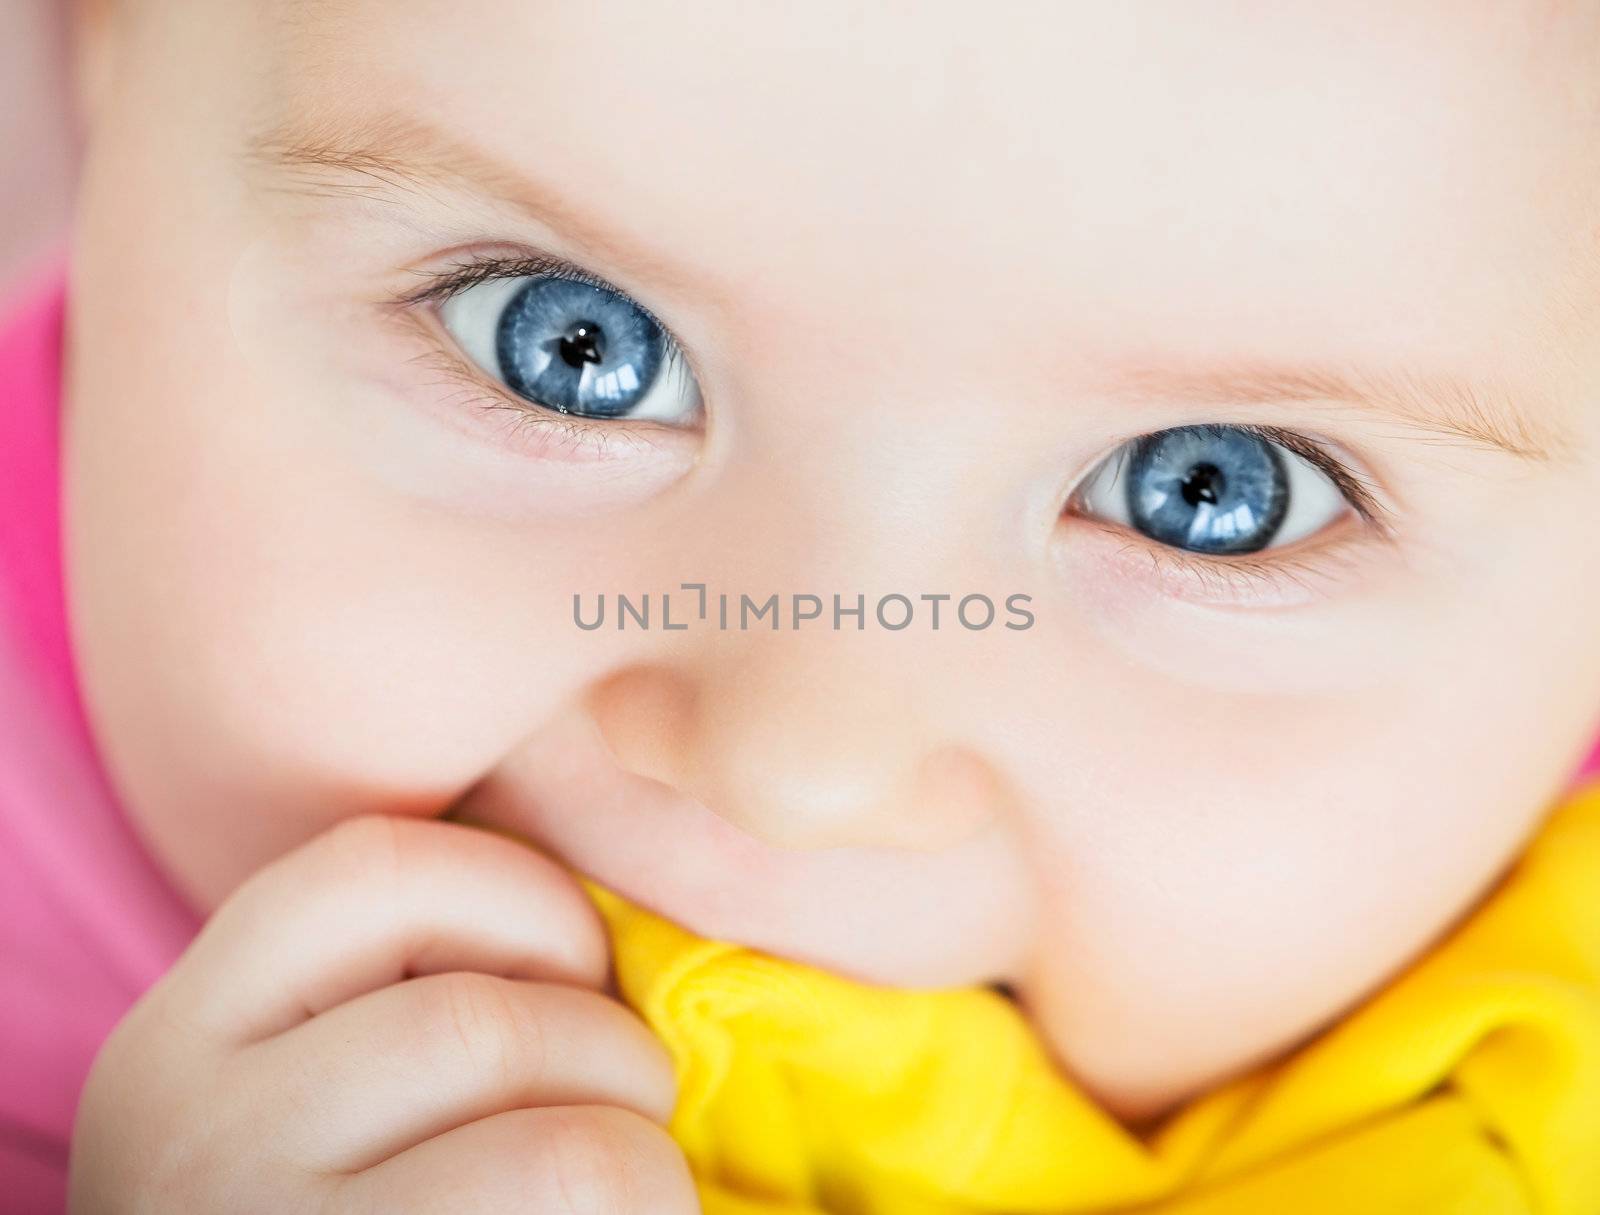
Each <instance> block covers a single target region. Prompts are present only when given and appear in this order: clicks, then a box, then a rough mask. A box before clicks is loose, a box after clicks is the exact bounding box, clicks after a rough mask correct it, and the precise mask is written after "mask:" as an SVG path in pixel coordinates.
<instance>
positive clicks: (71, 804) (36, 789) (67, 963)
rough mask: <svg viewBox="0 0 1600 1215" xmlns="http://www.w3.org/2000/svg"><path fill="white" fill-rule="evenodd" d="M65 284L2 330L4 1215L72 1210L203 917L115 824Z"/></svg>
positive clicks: (0, 1194)
mask: <svg viewBox="0 0 1600 1215" xmlns="http://www.w3.org/2000/svg"><path fill="white" fill-rule="evenodd" d="M62 305H63V287H62V276H61V275H60V273H59V272H56V273H54V274H52V275H51V276H50V279H49V281H48V282H47V283H45V284H44V285H43V287H42V288H36V289H35V290H33V291H31V292H30V293H28V298H26V299H25V300H24V301H23V304H22V307H21V308H20V309H11V310H7V314H6V317H7V319H5V320H3V321H0V1212H4V1213H5V1215H23V1213H26V1215H41V1213H42V1215H49V1213H51V1212H60V1211H63V1210H65V1193H66V1161H67V1141H68V1135H69V1132H70V1130H71V1127H72V1118H73V1114H74V1111H75V1110H76V1108H77V1101H78V1094H79V1091H80V1089H81V1088H82V1086H83V1081H84V1078H85V1076H86V1075H87V1073H88V1070H89V1065H90V1063H91V1062H92V1061H93V1059H94V1055H95V1052H96V1051H97V1050H98V1049H99V1047H100V1044H101V1042H102V1041H103V1040H104V1038H105V1036H106V1034H107V1033H108V1032H109V1031H110V1030H111V1027H112V1026H113V1025H114V1024H115V1023H116V1022H117V1021H118V1020H119V1019H120V1018H121V1017H122V1015H123V1014H124V1013H125V1012H126V1011H127V1010H128V1007H129V1006H130V1005H131V1004H132V1003H133V1001H134V1000H135V999H137V998H138V996H139V995H140V993H141V992H143V991H144V990H145V989H146V988H147V987H148V986H149V985H150V984H151V983H152V982H154V981H155V979H156V978H157V977H159V976H160V975H161V973H162V972H163V971H165V970H166V969H167V968H168V967H169V966H170V965H171V964H172V962H173V961H174V960H175V959H176V958H177V956H178V954H179V953H181V952H182V950H183V949H184V947H185V946H186V945H187V944H188V942H189V940H190V939H191V938H192V937H193V935H194V933H195V932H196V931H197V930H198V928H199V925H200V916H199V915H198V914H197V913H196V912H195V911H194V910H193V909H191V908H190V907H188V906H187V905H186V904H185V903H184V901H183V900H182V899H181V898H180V897H179V896H178V894H177V893H176V892H175V891H174V890H173V889H172V888H171V886H170V885H169V884H168V883H167V881H166V880H165V878H164V877H163V876H162V874H161V873H160V871H159V870H158V869H157V868H156V866H155V864H154V862H153V861H152V860H151V858H150V857H149V855H148V854H147V853H146V851H145V849H144V847H143V846H142V845H141V844H140V842H139V840H138V839H137V838H136V837H135V835H134V834H133V832H132V830H131V829H130V827H129V825H128V823H127V822H126V821H125V819H124V818H123V817H122V815H121V814H120V812H119V811H118V809H117V805H116V802H115V800H114V798H113V797H112V795H111V793H110V790H109V786H108V785H107V783H106V780H105V777H104V775H103V773H102V771H101V769H100V765H99V762H98V759H97V757H96V753H95V749H94V744H93V742H92V740H91V737H90V734H89V732H88V729H87V727H86V725H85V721H84V717H83V711H82V707H81V705H80V703H79V700H78V693H77V683H76V678H75V675H74V671H73V665H72V655H71V650H70V648H69V645H68V637H67V630H66V616H65V613H64V611H63V597H62V578H61V558H60V545H59V540H58V538H59V528H60V511H59V495H58V484H59V476H58V458H57V453H58V442H57V423H58V414H57V405H58V398H59V387H60V370H59V369H60V355H61V346H62V311H63V306H62Z"/></svg>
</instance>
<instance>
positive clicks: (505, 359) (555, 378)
mask: <svg viewBox="0 0 1600 1215" xmlns="http://www.w3.org/2000/svg"><path fill="white" fill-rule="evenodd" d="M439 318H440V320H441V322H442V323H443V324H444V327H445V328H446V329H447V330H448V331H449V332H450V334H451V336H452V337H454V338H455V339H456V341H457V342H459V343H460V344H461V348H462V349H463V350H464V351H465V352H466V353H467V355H468V356H469V357H471V359H472V360H473V362H475V363H476V364H477V365H478V366H479V367H480V368H482V369H483V370H484V371H486V372H488V373H489V374H490V375H493V376H495V377H496V378H497V379H499V380H500V381H501V382H502V383H504V384H505V385H506V387H508V388H510V389H511V390H512V391H513V392H515V393H516V394H517V395H518V396H521V397H524V398H526V399H527V400H529V401H532V402H533V403H535V404H536V405H542V406H543V407H544V408H546V409H549V410H552V411H554V412H556V413H564V414H575V415H577V416H579V417H585V418H628V419H630V420H642V421H643V420H647V421H661V422H673V423H679V424H682V423H685V422H688V421H691V420H692V419H693V417H694V415H695V414H696V413H697V412H698V410H699V407H700V394H699V390H698V389H697V388H696V386H695V383H694V379H693V377H692V376H691V375H689V373H688V370H687V368H685V367H684V366H683V361H682V359H681V358H680V357H679V356H678V353H677V351H676V350H675V349H674V348H673V346H672V340H671V338H669V337H668V336H667V335H666V334H665V333H663V332H662V330H661V326H660V325H658V324H656V322H655V321H653V320H652V319H651V318H650V316H649V314H648V313H646V312H645V311H644V309H642V308H640V307H639V305H637V304H635V303H634V302H633V301H632V300H630V299H628V297H627V296H625V295H621V294H619V293H618V292H615V291H612V290H609V289H608V288H605V287H600V286H596V285H593V284H590V283H584V282H579V281H577V280H575V279H570V278H563V277H561V276H560V275H552V274H536V275H524V276H520V277H515V278H509V277H508V278H493V279H488V280H486V281H484V282H480V283H475V284H472V285H471V286H468V287H466V288H464V289H462V290H460V291H458V292H456V293H454V294H453V295H451V296H450V298H448V299H447V300H446V301H445V302H444V303H443V304H442V305H441V306H440V308H439Z"/></svg>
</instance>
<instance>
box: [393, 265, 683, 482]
mask: <svg viewBox="0 0 1600 1215" xmlns="http://www.w3.org/2000/svg"><path fill="white" fill-rule="evenodd" d="M413 273H415V274H419V275H421V276H423V277H424V278H426V279H427V280H428V282H427V284H426V285H425V286H423V287H421V288H419V289H417V290H413V291H408V292H403V293H401V294H399V295H397V296H395V297H393V298H392V299H391V300H390V304H391V306H392V307H394V308H395V309H397V310H399V311H400V312H401V313H402V314H403V315H405V316H407V317H412V318H414V317H415V315H416V313H417V312H418V311H419V310H421V309H424V308H426V309H430V310H436V309H437V308H438V307H439V306H440V305H441V304H443V303H445V302H446V301H447V300H450V299H452V298H453V297H455V296H457V295H460V294H461V293H462V292H464V291H466V290H468V289H470V288H472V287H476V286H479V285H481V284H483V283H488V282H495V281H497V280H500V279H507V278H532V277H535V276H545V277H550V278H562V279H567V280H569V281H571V282H576V283H583V284H584V285H586V286H590V287H597V288H599V289H600V290H602V291H610V292H614V293H615V294H617V295H621V296H624V297H625V298H626V299H628V300H629V301H630V302H631V303H632V304H633V306H634V307H636V308H638V309H639V310H640V311H641V312H643V313H644V315H645V316H646V317H648V318H649V319H650V321H651V322H652V323H653V324H655V325H656V326H657V327H658V328H659V329H660V330H661V332H662V334H663V335H664V336H665V338H666V363H665V365H664V368H663V370H664V371H670V370H671V368H672V365H673V364H674V363H675V362H676V361H677V360H680V359H683V358H684V353H683V346H682V344H681V343H680V342H679V341H678V339H677V336H676V335H675V334H674V333H673V332H672V330H671V329H670V328H668V327H667V325H666V324H665V323H664V322H663V321H661V320H660V318H658V317H656V316H655V315H654V314H653V313H651V312H650V310H649V309H647V308H646V307H645V306H644V305H643V304H641V303H639V302H638V301H637V300H635V299H634V298H633V296H631V295H629V294H628V293H627V292H626V291H623V290H621V289H620V288H618V287H616V286H615V285H614V284H612V283H609V282H607V281H606V280H605V279H603V278H601V277H600V276H599V275H596V274H592V273H590V272H589V271H587V270H585V269H583V267H581V266H577V265H574V264H573V263H572V262H569V261H566V260H564V259H562V258H558V257H552V256H550V255H548V254H542V253H521V254H518V255H516V256H514V257H505V256H495V255H492V254H474V255H472V256H471V257H469V258H467V259H466V260H464V261H460V262H457V263H456V264H454V265H451V266H446V267H443V268H441V269H437V270H416V271H413ZM430 337H431V338H432V339H433V340H434V341H436V342H437V341H438V335H437V334H430ZM446 341H447V342H448V339H446ZM415 361H416V362H418V363H420V364H422V365H425V366H428V367H431V368H433V369H434V370H436V371H439V372H441V373H443V374H445V375H447V376H449V377H450V378H451V379H452V380H454V381H455V382H457V383H459V384H461V385H462V386H463V387H464V388H465V389H466V390H467V391H469V392H470V393H471V394H473V395H472V396H471V397H470V398H467V399H466V400H464V402H463V403H470V404H473V405H476V406H478V407H479V408H481V409H484V410H486V411H493V412H497V413H509V414H510V415H511V418H512V433H513V434H516V433H518V432H520V431H523V430H529V431H533V432H535V433H537V434H538V435H539V436H540V437H541V439H544V440H548V441H553V442H555V443H557V444H567V445H569V449H571V450H587V451H589V452H590V453H592V454H594V455H595V456H598V457H601V458H605V457H608V456H611V455H614V454H616V452H615V448H616V446H617V445H618V444H621V445H624V446H632V447H634V448H635V449H637V448H639V447H649V446H652V445H654V442H655V440H656V439H657V438H659V436H660V433H661V428H660V426H659V425H657V424H653V423H639V422H630V421H629V420H628V419H626V418H614V419H599V418H586V417H583V416H581V415H578V414H566V413H562V412H560V411H559V410H554V409H548V408H546V407H544V406H542V405H540V404H538V403H537V402H535V401H529V400H526V399H525V398H523V397H520V396H518V395H517V394H515V393H513V392H512V391H511V390H510V389H509V388H507V387H506V386H505V385H503V384H500V383H499V382H497V381H495V380H493V379H492V378H491V377H489V376H488V375H486V374H485V373H484V372H483V371H482V370H481V369H480V368H478V367H477V366H475V365H473V364H471V363H469V362H468V361H467V360H466V359H465V358H464V357H463V356H461V355H460V354H459V353H458V352H457V351H456V350H455V349H454V343H453V342H449V343H448V344H447V345H445V346H443V347H436V348H434V349H431V350H428V351H425V352H424V353H423V354H422V355H421V356H419V357H418V359H416V360H415ZM691 370H692V369H691Z"/></svg>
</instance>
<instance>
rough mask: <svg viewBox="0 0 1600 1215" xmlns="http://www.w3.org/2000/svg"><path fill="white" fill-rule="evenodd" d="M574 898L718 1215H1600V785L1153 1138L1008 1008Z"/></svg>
mask: <svg viewBox="0 0 1600 1215" xmlns="http://www.w3.org/2000/svg"><path fill="white" fill-rule="evenodd" d="M586 885H587V888H588V889H589V890H590V892H591V893H592V894H593V895H594V896H595V898H596V900H597V902H598V903H599V906H600V908H601V911H602V914H603V915H604V917H605V920H606V923H607V924H608V926H609V928H610V931H611V936H612V942H613V947H614V952H615V966H616V973H617V978H618V984H619V987H620V990H621V994H622V996H623V998H624V999H625V1000H626V1001H627V1002H628V1003H629V1004H630V1005H631V1006H632V1007H633V1008H634V1009H635V1010H637V1011H638V1012H639V1013H640V1014H641V1015H642V1016H643V1018H644V1019H645V1021H646V1022H647V1023H648V1024H649V1025H650V1026H651V1027H652V1028H653V1029H654V1030H655V1031H656V1033H658V1034H659V1035H660V1036H661V1038H662V1039H663V1040H664V1041H665V1043H666V1045H667V1048H668V1050H669V1051H670V1053H671V1055H672V1057H673V1059H674V1061H675V1063H676V1066H677V1072H678V1077H679V1096H678V1105H677V1109H676V1112H675V1114H674V1116H673V1119H672V1124H671V1130H672V1133H673V1136H674V1137H675V1138H676V1139H677V1141H678V1142H679V1143H680V1144H681V1145H682V1147H683V1150H684V1152H685V1153H686V1155H687V1157H688V1160H689V1163H690V1167H691V1168H692V1169H693V1170H694V1173H695V1176H696V1178H697V1180H698V1182H699V1185H700V1189H701V1195H702V1201H703V1203H704V1206H705V1211H706V1213H707V1215H778V1213H780V1212H781V1213H783V1215H816V1213H817V1212H826V1213H827V1215H968V1213H974V1212H1007V1213H1012V1215H1023V1213H1031V1212H1052V1213H1062V1215H1064V1213H1066V1212H1091V1211H1093V1212H1105V1211H1125V1210H1138V1211H1143V1212H1149V1213H1150V1215H1155V1213H1157V1212H1159V1213H1160V1215H1245V1213H1250V1215H1320V1213H1323V1212H1327V1213H1330V1215H1331V1213H1333V1212H1338V1215H1381V1213H1387V1212H1394V1213H1395V1215H1399V1213H1401V1212H1404V1213H1405V1215H1427V1213H1435V1212H1438V1213H1448V1215H1478V1213H1482V1215H1516V1213H1519V1212H1539V1213H1541V1215H1597V1213H1600V782H1594V783H1591V784H1589V785H1587V786H1586V787H1585V788H1584V789H1583V790H1581V791H1579V792H1578V793H1576V794H1574V795H1572V796H1570V797H1569V799H1568V800H1566V801H1565V802H1563V803H1562V804H1561V805H1560V806H1559V807H1558V808H1557V809H1556V811H1555V812H1554V813H1553V814H1552V816H1551V817H1550V818H1549V819H1548V820H1547V822H1546V823H1545V825H1544V826H1543V828H1542V829H1541V831H1540V833H1539V834H1538V836H1537V837H1536V839H1535V840H1534V841H1533V843H1532V845H1531V846H1530V847H1529V848H1528V849H1527V850H1526V852H1525V853H1524V855H1523V856H1522V858H1521V859H1520V860H1519V862H1518V863H1517V865H1516V867H1515V868H1514V870H1513V871H1512V872H1511V873H1510V874H1509V875H1508V877H1507V878H1506V880H1505V881H1504V882H1503V883H1502V884H1501V885H1499V886H1498V887H1496V889H1495V890H1494V891H1493V892H1492V894H1491V895H1490V896H1488V897H1487V898H1486V899H1485V900H1484V901H1483V902H1482V903H1481V904H1480V905H1479V906H1478V907H1477V908H1476V909H1475V910H1474V911H1473V913H1472V914H1471V915H1470V916H1469V917H1467V919H1466V920H1465V921H1464V922H1463V923H1462V924H1461V925H1460V926H1459V927H1458V928H1457V929H1456V930H1455V931H1454V932H1452V933H1451V934H1450V935H1449V936H1448V937H1447V938H1445V939H1444V940H1443V941H1442V942H1441V943H1440V944H1439V945H1438V946H1437V947H1436V948H1435V949H1433V950H1432V951H1431V952H1430V953H1428V954H1427V955H1426V956H1425V957H1424V958H1422V959H1421V960H1420V961H1419V962H1418V963H1416V964H1415V965H1413V966H1412V967H1410V968H1408V969H1407V970H1406V971H1405V972H1404V973H1402V974H1401V975H1400V976H1399V977H1397V978H1396V979H1395V980H1394V981H1393V982H1391V983H1390V984H1389V985H1388V986H1387V987H1385V988H1384V989H1383V990H1382V991H1380V992H1379V993H1378V994H1376V995H1375V996H1373V997H1372V998H1371V999H1370V1000H1368V1001H1367V1002H1365V1003H1364V1004H1363V1005H1361V1006H1360V1007H1359V1008H1357V1009H1356V1010H1355V1011H1354V1012H1352V1013H1351V1014H1350V1015H1348V1016H1347V1017H1345V1018H1344V1019H1343V1020H1341V1021H1340V1022H1338V1023H1337V1024H1336V1025H1334V1026H1333V1027H1331V1028H1330V1029H1329V1030H1327V1031H1325V1032H1324V1033H1322V1034H1320V1035H1318V1036H1317V1037H1316V1038H1315V1039H1313V1040H1312V1041H1311V1042H1310V1043H1309V1044H1308V1045H1306V1046H1305V1047H1303V1048H1302V1049H1300V1050H1299V1051H1297V1052H1296V1053H1294V1054H1293V1055H1291V1056H1289V1057H1287V1058H1285V1059H1283V1060H1281V1061H1279V1062H1276V1063H1274V1064H1272V1065H1271V1066H1268V1067H1265V1068H1263V1069H1260V1070H1258V1071H1256V1072H1254V1073H1252V1074H1250V1075H1248V1076H1245V1077H1243V1078H1241V1079H1239V1080H1237V1081H1235V1082H1233V1083H1230V1084H1227V1085H1225V1086H1223V1087H1221V1088H1218V1089H1216V1090H1214V1091H1212V1092H1210V1093H1208V1094H1206V1095H1204V1096H1202V1097H1200V1098H1197V1099H1195V1100H1194V1101H1193V1102H1191V1103H1189V1104H1188V1105H1186V1106H1185V1107H1184V1108H1182V1109H1181V1110H1179V1111H1178V1112H1177V1113H1176V1114H1175V1115H1173V1116H1171V1117H1170V1118H1168V1119H1167V1120H1166V1121H1165V1122H1164V1124H1163V1126H1162V1128H1161V1129H1160V1130H1159V1132H1157V1133H1155V1134H1153V1135H1151V1136H1150V1137H1149V1138H1148V1139H1141V1138H1139V1137H1136V1136H1134V1135H1133V1134H1131V1133H1130V1132H1128V1131H1127V1130H1125V1129H1124V1128H1123V1127H1122V1126H1121V1125H1120V1124H1119V1123H1117V1122H1116V1121H1115V1120H1114V1119H1112V1118H1111V1117H1109V1116H1108V1115H1107V1114H1106V1113H1105V1112H1104V1111H1102V1110H1101V1109H1099V1108H1098V1107H1097V1106H1096V1105H1095V1104H1094V1102H1093V1101H1092V1100H1090V1099H1089V1098H1088V1097H1086V1096H1085V1095H1084V1094H1083V1093H1082V1092H1081V1091H1080V1090H1078V1089H1077V1088H1075V1087H1074V1086H1073V1085H1072V1083H1071V1082H1070V1080H1068V1079H1067V1078H1066V1077H1065V1076H1064V1075H1063V1074H1062V1073H1061V1072H1060V1071H1059V1069H1057V1068H1056V1067H1054V1066H1053V1065H1052V1063H1051V1062H1050V1060H1049V1057H1048V1056H1047V1054H1046V1053H1045V1050H1044V1049H1043V1047H1042V1045H1041V1043H1040V1042H1039V1041H1038V1039H1037V1038H1036V1037H1035V1035H1034V1033H1033V1031H1032V1030H1031V1029H1030V1027H1029V1025H1028V1023H1027V1021H1026V1018H1025V1017H1024V1016H1023V1014H1022V1013H1021V1012H1020V1010H1019V1009H1018V1008H1017V1007H1016V1006H1015V1005H1013V1004H1012V1003H1011V1002H1010V1001H1008V1000H1006V999H1005V998H1004V997H1002V996H1001V995H999V994H998V993H996V992H993V991H989V990H987V989H982V988H973V989H965V990H948V989H947V990H940V991H911V990H897V989H892V988H883V987H873V986H870V985H865V984H861V983H856V982H853V981H850V980H846V979H843V978H840V977H839V976H836V975H832V974H829V973H827V972H825V971H822V970H819V969H815V968H812V967H808V966H803V965H798V964H796V963H793V962H788V961H783V960H780V959H777V958H773V957H770V956H767V955H764V954H760V953H757V952H754V951H752V950H749V949H745V948H742V947H740V946H736V945H731V944H726V943H722V942H716V941H707V940H703V939H700V938H698V937H696V936H693V935H692V934H690V933H687V932H685V931H684V930H683V929H682V928H680V927H678V926H676V925H674V924H672V923H670V922H669V921H667V920H664V919H662V918H660V917H658V916H656V915H654V914H651V913H650V912H647V911H644V910H642V909H640V908H638V907H636V906H633V905H632V904H629V903H627V902H626V901H625V900H623V899H621V898H619V897H618V896H617V895H615V894H613V893H611V892H609V891H607V890H604V889H602V888H600V887H598V886H596V885H595V884H593V883H592V882H586Z"/></svg>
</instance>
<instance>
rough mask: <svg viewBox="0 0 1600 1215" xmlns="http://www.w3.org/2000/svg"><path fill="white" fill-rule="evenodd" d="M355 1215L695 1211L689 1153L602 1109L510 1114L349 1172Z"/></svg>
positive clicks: (675, 1214) (343, 1196)
mask: <svg viewBox="0 0 1600 1215" xmlns="http://www.w3.org/2000/svg"><path fill="white" fill-rule="evenodd" d="M337 1185H338V1193H337V1194H336V1195H335V1197H334V1201H333V1202H332V1203H331V1204H330V1207H331V1209H333V1210H337V1211H348V1212H350V1213H351V1215H366V1213H367V1212H382V1213H383V1215H398V1213H401V1212H404V1213H405V1215H434V1213H438V1215H446V1213H448V1215H506V1213H507V1212H511V1211H530V1212H531V1211H538V1212H540V1215H600V1213H602V1212H604V1215H697V1213H698V1212H699V1210H700V1203H699V1199H698V1198H697V1197H696V1196H695V1191H694V1184H693V1182H692V1180H691V1178H690V1175H689V1168H688V1165H687V1164H686V1163H685V1162H684V1159H683V1153H682V1152H681V1151H680V1150H679V1149H678V1146H677V1144H675V1143H673V1142H672V1140H671V1139H670V1138H669V1137H668V1136H667V1133H666V1132H665V1131H663V1130H662V1129H661V1128H660V1127H658V1126H656V1125H655V1123H653V1122H650V1121H649V1120H648V1119H645V1118H641V1117H640V1116H639V1115H638V1114H635V1113H633V1112H632V1111H631V1110H623V1109H617V1108H615V1107H613V1106H603V1105H577V1106H572V1105H569V1106H555V1107H551V1108H547V1109H533V1110H510V1111H507V1112H506V1113H503V1114H496V1115H494V1116H493V1117H491V1118H484V1119H482V1120H481V1121H478V1122H471V1123H468V1124H467V1125H466V1126H461V1127H456V1128H455V1129H454V1130H451V1131H447V1132H445V1133H444V1134H443V1135H436V1136H434V1138H432V1139H429V1140H427V1141H426V1142H423V1143H419V1144H417V1146H416V1147H413V1148H410V1149H408V1150H406V1151H404V1152H401V1153H400V1154H399V1155H398V1156H394V1157H391V1158H390V1159H388V1160H385V1161H384V1162H383V1163H382V1164H379V1165H375V1166H373V1167H372V1168H370V1169H367V1170H366V1171H364V1172H361V1173H356V1174H353V1175H349V1176H346V1177H345V1178H343V1179H342V1180H341V1181H340V1182H338V1183H337Z"/></svg>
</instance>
